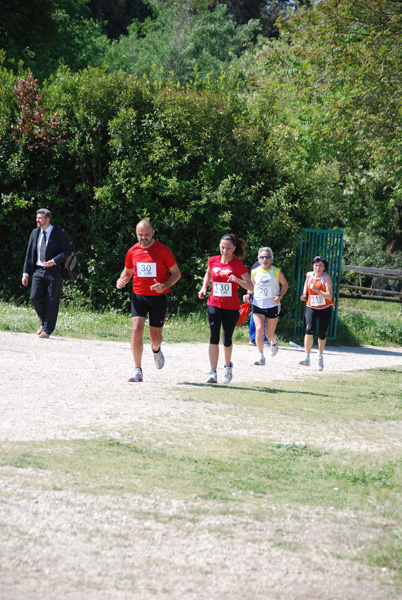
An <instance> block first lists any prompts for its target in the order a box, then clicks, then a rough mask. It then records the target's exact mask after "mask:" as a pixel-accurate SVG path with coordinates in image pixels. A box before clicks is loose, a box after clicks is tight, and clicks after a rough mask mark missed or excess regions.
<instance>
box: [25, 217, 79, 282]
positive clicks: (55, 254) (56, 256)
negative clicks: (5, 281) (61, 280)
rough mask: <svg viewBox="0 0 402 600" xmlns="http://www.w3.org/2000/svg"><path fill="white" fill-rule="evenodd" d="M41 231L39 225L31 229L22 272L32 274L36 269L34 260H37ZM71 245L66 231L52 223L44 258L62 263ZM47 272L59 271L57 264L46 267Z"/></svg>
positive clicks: (69, 252) (54, 272) (68, 254)
mask: <svg viewBox="0 0 402 600" xmlns="http://www.w3.org/2000/svg"><path fill="white" fill-rule="evenodd" d="M40 232H41V228H40V227H36V228H35V229H33V230H32V232H31V235H30V237H29V242H28V248H27V253H26V256H25V262H24V270H23V272H24V273H28V275H32V274H33V272H34V271H35V269H36V261H37V260H38V238H39V235H40ZM71 252H72V250H71V246H70V242H69V239H68V236H67V232H66V231H65V230H64V229H62V228H61V227H57V225H53V229H52V233H51V234H50V237H49V241H48V243H47V247H46V260H52V259H53V260H54V262H55V263H56V265H59V264H60V263H63V262H64V261H65V260H66V258H68V257H69V256H70V254H71ZM46 270H47V271H48V272H49V273H53V274H54V275H57V273H60V271H59V268H58V267H57V266H55V267H50V269H46Z"/></svg>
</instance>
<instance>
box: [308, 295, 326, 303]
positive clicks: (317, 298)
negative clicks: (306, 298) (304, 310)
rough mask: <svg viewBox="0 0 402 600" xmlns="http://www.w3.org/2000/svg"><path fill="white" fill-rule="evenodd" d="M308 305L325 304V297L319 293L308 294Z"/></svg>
mask: <svg viewBox="0 0 402 600" xmlns="http://www.w3.org/2000/svg"><path fill="white" fill-rule="evenodd" d="M310 306H325V298H323V297H322V296H321V295H320V294H318V295H317V296H312V295H310Z"/></svg>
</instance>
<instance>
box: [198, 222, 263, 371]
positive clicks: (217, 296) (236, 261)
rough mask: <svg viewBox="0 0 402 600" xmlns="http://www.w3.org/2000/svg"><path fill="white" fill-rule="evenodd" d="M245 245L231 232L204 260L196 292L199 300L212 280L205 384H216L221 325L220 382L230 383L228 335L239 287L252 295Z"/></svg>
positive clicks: (235, 316) (235, 314)
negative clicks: (208, 365)
mask: <svg viewBox="0 0 402 600" xmlns="http://www.w3.org/2000/svg"><path fill="white" fill-rule="evenodd" d="M245 247H246V243H245V242H244V241H243V240H242V239H240V238H238V237H237V236H236V235H235V234H234V233H227V234H225V235H224V236H223V237H222V238H221V240H220V242H219V250H220V255H218V256H211V258H210V259H209V260H208V268H207V270H206V273H205V276H204V281H203V284H202V288H201V289H200V291H199V292H198V297H199V298H200V299H203V298H205V296H206V293H207V288H208V284H209V282H210V281H211V280H212V291H211V294H210V296H209V298H208V306H207V315H208V321H209V326H210V329H211V337H210V342H209V360H210V363H211V371H210V373H209V375H208V379H207V383H218V375H217V372H216V370H217V367H218V359H219V338H220V330H221V326H222V329H223V335H222V341H223V351H224V355H225V367H224V375H223V383H230V381H231V380H232V376H233V374H232V369H233V363H232V362H231V358H232V349H233V344H232V336H233V331H234V328H235V327H236V323H237V321H238V319H239V309H240V298H239V294H238V289H239V285H241V286H242V287H243V288H245V289H246V290H248V291H250V292H252V291H253V288H254V286H253V284H252V282H251V277H250V274H249V272H248V268H247V267H246V266H245V265H244V263H243V261H242V260H241V259H243V258H244V257H245V255H246V252H245Z"/></svg>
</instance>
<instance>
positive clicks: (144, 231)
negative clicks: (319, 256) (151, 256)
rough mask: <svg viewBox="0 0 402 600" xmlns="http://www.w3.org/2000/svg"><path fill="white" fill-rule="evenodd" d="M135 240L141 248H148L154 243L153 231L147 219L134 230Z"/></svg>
mask: <svg viewBox="0 0 402 600" xmlns="http://www.w3.org/2000/svg"><path fill="white" fill-rule="evenodd" d="M135 232H136V234H137V239H138V241H139V243H140V245H141V247H142V248H149V247H150V246H152V244H153V243H154V241H155V240H154V233H155V229H154V228H153V225H152V223H151V221H149V219H142V221H140V222H139V223H138V224H137V227H136V228H135Z"/></svg>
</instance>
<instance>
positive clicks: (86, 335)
mask: <svg viewBox="0 0 402 600" xmlns="http://www.w3.org/2000/svg"><path fill="white" fill-rule="evenodd" d="M38 326H39V323H38V318H37V316H36V314H35V312H34V310H33V308H32V307H31V306H17V305H15V304H12V303H8V302H0V330H1V331H14V332H17V333H32V332H34V331H36V330H37V329H38ZM54 335H56V336H57V335H58V336H63V337H72V338H83V339H103V340H117V341H122V342H127V341H128V340H129V339H130V337H131V319H130V315H129V314H128V313H125V314H123V313H122V312H119V311H116V310H107V311H104V312H94V311H91V310H89V309H87V308H77V307H76V306H74V305H71V306H61V308H60V312H59V317H58V320H57V327H56V330H55V332H54ZM147 336H148V332H147V328H146V330H145V338H144V339H145V340H148V338H147ZM163 337H164V340H165V341H166V342H171V343H174V342H176V343H179V342H207V341H208V340H209V326H208V322H207V317H206V311H203V312H202V313H199V314H190V315H187V316H183V317H177V316H172V315H169V314H168V315H167V317H166V322H165V326H164V328H163ZM234 341H235V342H238V343H241V342H248V326H247V325H243V326H242V327H237V328H236V331H235V336H234Z"/></svg>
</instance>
